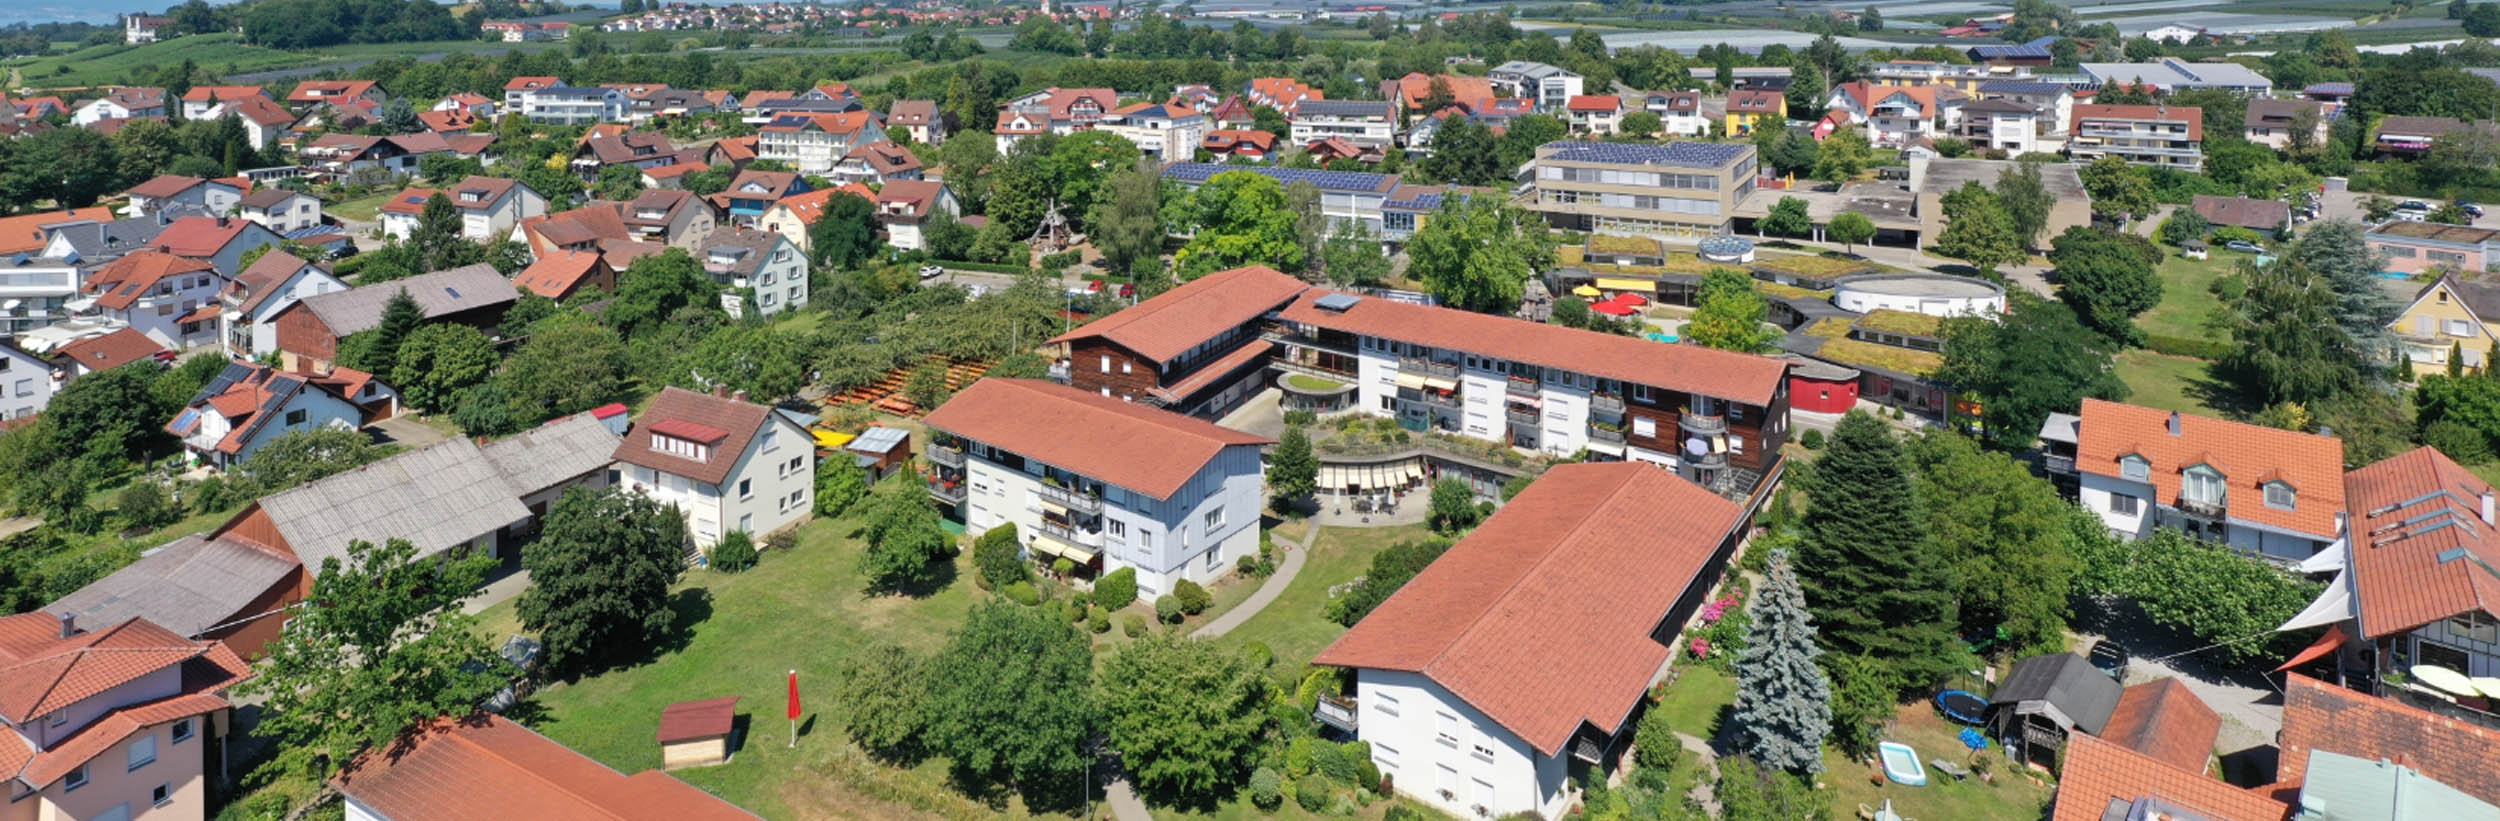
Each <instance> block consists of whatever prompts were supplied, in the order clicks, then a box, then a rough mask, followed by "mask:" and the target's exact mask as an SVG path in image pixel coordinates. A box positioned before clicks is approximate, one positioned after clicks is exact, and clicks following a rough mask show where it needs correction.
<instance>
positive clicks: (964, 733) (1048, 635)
mask: <svg viewBox="0 0 2500 821" xmlns="http://www.w3.org/2000/svg"><path fill="white" fill-rule="evenodd" d="M1093 672H1094V654H1093V650H1092V642H1091V641H1090V640H1089V639H1087V638H1086V636H1085V635H1084V634H1082V633H1079V632H1077V630H1076V628H1075V627H1074V626H1072V625H1070V624H1068V621H1067V620H1066V619H1062V618H1059V617H1058V616H1057V611H1049V612H1047V613H1046V612H1045V611H1044V610H1042V609H1039V608H1029V607H1020V606H1017V605H1015V604H1011V603H1008V602H1006V601H1002V600H992V601H989V602H985V603H982V604H978V605H974V606H973V608H972V614H971V617H970V618H968V619H966V620H965V622H964V625H963V627H962V628H960V629H958V630H956V631H955V632H954V633H953V634H952V635H950V636H949V637H948V638H947V642H946V646H945V647H944V648H943V649H941V650H939V651H938V654H937V657H936V659H934V660H933V661H931V662H930V664H929V676H928V679H927V685H926V686H927V688H928V692H927V702H926V704H927V712H926V713H925V715H926V716H927V717H928V718H927V729H926V738H927V740H928V744H929V747H930V749H931V750H932V751H933V752H936V753H938V754H940V755H944V756H946V758H947V760H948V761H949V762H951V763H953V765H954V767H955V770H956V772H957V774H958V775H959V776H962V777H963V779H964V780H966V781H969V782H972V783H976V784H980V783H995V782H999V781H1005V782H1007V783H1010V784H1012V785H1013V786H1014V787H1015V788H1016V789H1017V790H1018V791H1019V792H1021V793H1022V794H1023V795H1024V798H1025V802H1026V803H1027V804H1031V805H1039V806H1044V807H1057V806H1063V805H1061V804H1060V803H1059V802H1064V801H1072V799H1073V798H1074V797H1075V796H1076V795H1077V792H1076V791H1075V789H1074V788H1076V787H1079V786H1081V785H1078V784H1077V783H1076V782H1077V781H1078V780H1079V779H1080V778H1082V777H1083V776H1084V774H1085V767H1086V764H1087V762H1088V761H1090V760H1091V754H1090V753H1089V752H1088V750H1087V748H1088V746H1089V745H1088V742H1089V741H1090V740H1091V739H1092V738H1093V737H1094V728H1095V724H1096V720H1097V719H1096V717H1097V715H1099V713H1098V711H1097V709H1096V707H1095V704H1094V696H1093V693H1094V686H1093Z"/></svg>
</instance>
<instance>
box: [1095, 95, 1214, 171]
mask: <svg viewBox="0 0 2500 821" xmlns="http://www.w3.org/2000/svg"><path fill="white" fill-rule="evenodd" d="M1094 129H1095V130H1097V131H1108V132H1111V133H1113V134H1118V135H1120V136H1121V137H1122V138H1124V139H1127V140H1128V141H1129V142H1131V143H1135V144H1136V145H1137V150H1138V151H1139V152H1141V153H1143V154H1145V155H1146V156H1149V157H1153V158H1155V159H1156V160H1157V161H1158V162H1162V163H1176V162H1188V161H1190V160H1191V159H1193V158H1195V157H1197V155H1198V146H1199V145H1200V144H1201V143H1202V142H1204V141H1205V139H1206V135H1207V115H1205V114H1200V113H1198V112H1197V111H1196V110H1194V109H1191V108H1189V107H1187V106H1178V105H1166V104H1163V103H1138V104H1136V105H1131V106H1125V107H1122V108H1119V109H1117V110H1114V111H1112V112H1111V114H1110V115H1109V116H1107V117H1104V118H1103V120H1102V122H1099V123H1096V124H1094Z"/></svg>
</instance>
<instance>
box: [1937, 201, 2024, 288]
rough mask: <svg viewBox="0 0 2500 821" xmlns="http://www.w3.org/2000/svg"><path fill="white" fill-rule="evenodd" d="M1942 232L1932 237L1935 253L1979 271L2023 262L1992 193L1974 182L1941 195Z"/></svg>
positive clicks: (2010, 224) (2019, 240) (2019, 242)
mask: <svg viewBox="0 0 2500 821" xmlns="http://www.w3.org/2000/svg"><path fill="white" fill-rule="evenodd" d="M1943 208H1944V231H1942V232H1940V233H1939V234H1938V235H1937V237H1936V249H1935V250H1936V253H1937V254H1940V255H1943V256H1948V257H1953V258H1955V259H1959V260H1962V261H1964V262H1968V263H1970V264H1971V265H1972V267H1976V268H1978V269H1979V270H1980V271H1982V272H1986V273H1995V272H1996V269H1997V266H2000V265H2010V264H2013V263H2017V262H2021V261H2023V256H2024V255H2023V244H2022V238H2021V237H2018V236H2016V235H2015V234H2014V225H2013V222H2012V220H2010V219H2008V218H2007V216H2006V214H2005V209H2004V208H2003V207H2002V206H2001V205H1999V204H1998V203H1997V197H1996V195H1995V194H1993V193H1990V192H1989V191H1988V189H1987V188H1985V187H1983V186H1981V185H1980V184H1979V182H1978V181H1976V180H1973V181H1970V182H1965V183H1962V187H1960V188H1957V189H1954V190H1953V191H1951V192H1949V193H1947V194H1945V195H1944V199H1943Z"/></svg>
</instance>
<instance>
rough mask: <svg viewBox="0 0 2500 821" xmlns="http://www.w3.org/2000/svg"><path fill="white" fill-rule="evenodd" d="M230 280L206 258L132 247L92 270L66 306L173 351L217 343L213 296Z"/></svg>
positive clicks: (218, 323) (215, 299)
mask: <svg viewBox="0 0 2500 821" xmlns="http://www.w3.org/2000/svg"><path fill="white" fill-rule="evenodd" d="M232 282H233V280H232V279H230V278H228V277H226V276H225V275H224V274H220V273H218V272H217V267H216V266H215V265H214V264H212V263H210V262H209V261H208V260H204V259H194V258H190V257H178V256H174V255H172V254H167V253H161V252H157V251H135V252H132V253H130V254H128V255H125V256H123V257H122V258H121V259H117V260H114V261H113V263H112V264H110V265H106V266H104V267H103V268H100V269H97V271H96V272H95V274H94V275H92V276H90V277H88V279H87V283H86V287H85V288H84V289H82V290H83V291H84V293H82V294H81V295H80V296H79V297H78V298H77V299H74V300H71V301H70V303H69V305H68V307H69V309H70V311H71V312H73V313H76V314H79V315H81V316H100V317H104V318H106V319H109V320H112V321H115V322H119V323H121V324H123V325H126V326H129V327H130V328H133V329H135V330H137V331H139V332H140V333H144V334H147V335H148V338H150V339H154V340H156V343H157V344H159V345H163V346H165V347H168V348H174V349H176V350H179V349H182V348H188V347H191V346H194V345H205V344H209V343H213V342H216V341H217V334H218V330H219V328H220V325H221V323H220V322H219V321H218V306H219V302H218V297H219V295H221V294H223V293H225V290H226V286H227V285H228V284H230V283H232Z"/></svg>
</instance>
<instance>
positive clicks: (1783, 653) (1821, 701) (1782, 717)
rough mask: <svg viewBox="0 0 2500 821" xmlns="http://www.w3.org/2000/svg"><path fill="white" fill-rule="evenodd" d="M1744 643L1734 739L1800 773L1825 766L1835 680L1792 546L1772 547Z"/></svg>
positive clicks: (1761, 760) (1765, 762)
mask: <svg viewBox="0 0 2500 821" xmlns="http://www.w3.org/2000/svg"><path fill="white" fill-rule="evenodd" d="M1749 615H1751V616H1752V617H1753V623H1752V624H1751V625H1749V626H1748V627H1747V628H1746V630H1745V651H1744V653H1743V654H1742V655H1739V656H1737V657H1736V712H1735V715H1734V716H1733V717H1732V718H1733V721H1734V726H1735V728H1736V744H1737V747H1738V748H1739V749H1742V750H1744V751H1745V753H1746V755H1747V756H1749V757H1751V758H1752V759H1753V760H1754V762H1755V763H1757V764H1760V765H1762V766H1764V767H1767V768H1774V769H1781V770H1787V771H1789V772H1794V773H1813V772H1820V771H1821V770H1822V769H1823V737H1824V736H1826V735H1828V734H1830V733H1831V729H1832V708H1831V701H1832V687H1831V682H1829V681H1827V680H1825V679H1824V678H1823V669H1822V668H1821V667H1818V666H1816V665H1815V663H1814V657H1815V656H1819V655H1822V653H1823V650H1822V648H1820V647H1817V646H1815V640H1814V617H1813V616H1812V615H1810V614H1808V613H1807V612H1806V596H1805V591H1804V590H1803V589H1802V588H1800V587H1799V586H1798V585H1797V571H1796V568H1794V567H1792V566H1791V565H1790V564H1789V562H1788V551H1787V550H1786V549H1784V548H1783V549H1779V550H1774V551H1771V564H1770V581H1769V583H1767V584H1765V585H1764V586H1763V588H1762V594H1761V595H1759V596H1757V597H1755V598H1754V602H1753V608H1752V610H1751V611H1750V612H1749Z"/></svg>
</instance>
